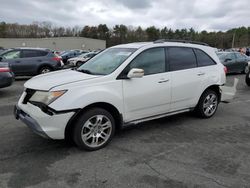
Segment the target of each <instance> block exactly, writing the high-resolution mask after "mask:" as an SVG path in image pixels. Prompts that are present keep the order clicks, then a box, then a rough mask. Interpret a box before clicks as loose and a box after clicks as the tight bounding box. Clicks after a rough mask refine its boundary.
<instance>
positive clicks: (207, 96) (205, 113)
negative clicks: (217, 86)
mask: <svg viewBox="0 0 250 188" xmlns="http://www.w3.org/2000/svg"><path fill="white" fill-rule="evenodd" d="M218 104H219V98H218V94H217V93H216V92H215V91H213V90H210V89H209V90H206V91H205V92H204V93H203V94H202V96H201V98H200V100H199V102H198V105H197V106H196V109H195V111H196V113H197V115H198V116H199V117H201V118H210V117H212V116H213V115H214V114H215V112H216V110H217V108H218Z"/></svg>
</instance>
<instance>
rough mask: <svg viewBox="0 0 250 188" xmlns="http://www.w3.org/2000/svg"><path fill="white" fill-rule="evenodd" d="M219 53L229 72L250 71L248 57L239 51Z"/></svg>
mask: <svg viewBox="0 0 250 188" xmlns="http://www.w3.org/2000/svg"><path fill="white" fill-rule="evenodd" d="M217 55H218V57H219V59H220V61H221V63H222V64H223V65H225V66H226V67H227V70H228V73H233V72H234V73H236V72H241V73H248V72H249V66H248V62H249V61H250V60H249V59H248V57H247V56H246V55H244V54H241V53H239V52H217Z"/></svg>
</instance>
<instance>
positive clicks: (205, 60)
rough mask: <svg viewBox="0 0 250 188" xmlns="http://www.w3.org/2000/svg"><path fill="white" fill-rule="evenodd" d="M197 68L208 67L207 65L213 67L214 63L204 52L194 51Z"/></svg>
mask: <svg viewBox="0 0 250 188" xmlns="http://www.w3.org/2000/svg"><path fill="white" fill-rule="evenodd" d="M194 51H195V54H196V58H197V62H198V66H199V67H203V66H209V65H215V64H216V63H215V62H214V61H213V60H212V58H211V57H209V56H208V55H207V54H206V53H205V52H203V51H201V50H198V49H194Z"/></svg>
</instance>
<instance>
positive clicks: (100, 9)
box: [0, 0, 250, 31]
mask: <svg viewBox="0 0 250 188" xmlns="http://www.w3.org/2000/svg"><path fill="white" fill-rule="evenodd" d="M0 7H1V11H0V22H1V21H5V22H7V23H20V24H31V23H32V22H34V21H39V22H42V21H49V22H51V23H53V24H55V25H56V26H66V27H67V26H70V27H73V26H80V27H82V26H85V25H91V26H93V25H98V24H107V25H108V26H109V27H113V26H114V25H116V24H124V25H127V26H134V27H137V26H142V27H143V28H146V27H149V26H153V25H154V26H156V27H158V28H163V27H165V26H166V27H168V28H172V29H182V28H191V27H192V28H194V29H195V30H198V31H202V30H207V31H219V30H221V31H225V30H228V29H231V28H235V27H241V26H245V27H248V26H250V1H249V0H178V1H174V0H108V1H107V0H106V1H105V0H0Z"/></svg>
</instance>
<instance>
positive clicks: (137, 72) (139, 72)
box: [127, 68, 144, 78]
mask: <svg viewBox="0 0 250 188" xmlns="http://www.w3.org/2000/svg"><path fill="white" fill-rule="evenodd" d="M143 76H144V70H143V69H137V68H133V69H131V70H130V71H129V73H128V75H127V77H128V78H142V77H143Z"/></svg>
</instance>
